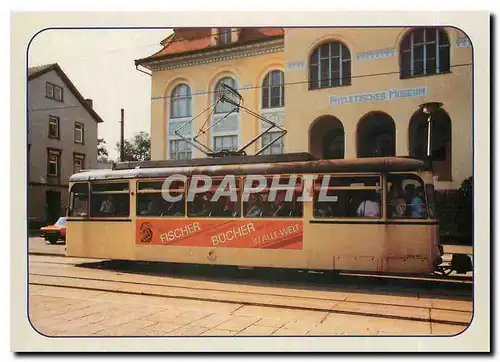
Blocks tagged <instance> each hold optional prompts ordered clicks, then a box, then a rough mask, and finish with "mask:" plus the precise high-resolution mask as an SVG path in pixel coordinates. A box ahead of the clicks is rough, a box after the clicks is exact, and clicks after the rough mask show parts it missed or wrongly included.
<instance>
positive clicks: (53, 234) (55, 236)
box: [40, 217, 66, 244]
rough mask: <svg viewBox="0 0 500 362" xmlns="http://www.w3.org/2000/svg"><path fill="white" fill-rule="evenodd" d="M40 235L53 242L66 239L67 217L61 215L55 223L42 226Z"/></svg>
mask: <svg viewBox="0 0 500 362" xmlns="http://www.w3.org/2000/svg"><path fill="white" fill-rule="evenodd" d="M40 236H41V237H44V238H45V240H48V241H49V242H50V243H51V244H56V243H57V241H58V240H66V218H65V217H60V218H59V219H58V220H57V221H56V223H55V224H54V225H48V226H44V227H42V228H40Z"/></svg>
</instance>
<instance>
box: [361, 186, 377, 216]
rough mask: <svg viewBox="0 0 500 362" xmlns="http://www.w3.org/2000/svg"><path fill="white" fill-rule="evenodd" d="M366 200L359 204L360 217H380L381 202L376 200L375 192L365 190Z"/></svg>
mask: <svg viewBox="0 0 500 362" xmlns="http://www.w3.org/2000/svg"><path fill="white" fill-rule="evenodd" d="M363 196H364V199H365V200H364V201H362V202H361V204H359V207H358V210H357V214H358V216H360V217H380V204H379V203H378V202H377V201H375V200H376V196H375V194H374V193H373V192H364V193H363Z"/></svg>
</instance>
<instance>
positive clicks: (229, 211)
mask: <svg viewBox="0 0 500 362" xmlns="http://www.w3.org/2000/svg"><path fill="white" fill-rule="evenodd" d="M235 206H236V203H235V202H233V201H231V198H230V197H229V196H226V197H225V198H224V209H223V210H222V214H223V216H229V217H238V216H240V213H239V211H238V210H236V207H235Z"/></svg>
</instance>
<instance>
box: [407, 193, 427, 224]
mask: <svg viewBox="0 0 500 362" xmlns="http://www.w3.org/2000/svg"><path fill="white" fill-rule="evenodd" d="M425 215H426V213H425V203H424V189H423V188H422V187H417V189H416V192H415V197H413V199H412V200H411V217H414V218H423V217H425Z"/></svg>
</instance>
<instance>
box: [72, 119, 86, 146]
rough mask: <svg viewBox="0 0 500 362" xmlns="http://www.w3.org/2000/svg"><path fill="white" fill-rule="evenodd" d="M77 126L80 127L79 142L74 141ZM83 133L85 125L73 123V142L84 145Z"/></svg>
mask: <svg viewBox="0 0 500 362" xmlns="http://www.w3.org/2000/svg"><path fill="white" fill-rule="evenodd" d="M77 126H81V140H80V141H78V140H77V139H76V133H77V129H78V127H77ZM84 133H85V125H84V124H83V123H81V122H75V125H74V128H73V137H74V142H75V143H77V144H79V145H84V144H85V136H84Z"/></svg>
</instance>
